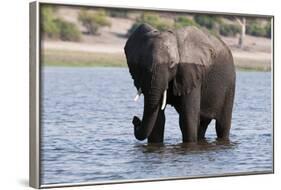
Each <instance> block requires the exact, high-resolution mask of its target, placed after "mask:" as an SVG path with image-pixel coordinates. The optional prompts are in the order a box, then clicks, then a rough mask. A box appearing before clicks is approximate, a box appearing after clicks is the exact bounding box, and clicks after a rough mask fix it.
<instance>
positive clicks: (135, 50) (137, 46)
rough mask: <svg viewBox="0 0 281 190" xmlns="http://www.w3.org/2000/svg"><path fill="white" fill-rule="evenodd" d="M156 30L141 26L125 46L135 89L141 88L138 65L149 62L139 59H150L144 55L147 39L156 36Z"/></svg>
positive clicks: (148, 26) (140, 66)
mask: <svg viewBox="0 0 281 190" xmlns="http://www.w3.org/2000/svg"><path fill="white" fill-rule="evenodd" d="M158 33H159V31H158V30H156V29H155V28H153V27H152V26H150V25H148V24H141V25H140V26H139V27H138V28H137V29H136V30H135V31H134V32H133V33H132V35H131V36H130V37H129V39H128V40H127V42H126V45H125V48H124V50H125V55H126V59H127V64H128V67H129V71H130V73H131V75H132V78H133V80H134V84H135V86H136V88H137V89H139V88H140V86H141V84H140V83H141V81H142V80H141V77H142V76H141V75H142V69H143V68H142V67H143V65H141V64H140V63H141V62H143V63H149V61H142V60H141V59H150V58H151V57H150V56H149V55H148V53H146V51H147V49H148V39H149V38H151V36H154V35H157V34H158Z"/></svg>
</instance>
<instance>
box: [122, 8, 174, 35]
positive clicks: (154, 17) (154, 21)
mask: <svg viewBox="0 0 281 190" xmlns="http://www.w3.org/2000/svg"><path fill="white" fill-rule="evenodd" d="M142 23H146V24H149V25H151V26H152V27H154V28H156V29H158V30H159V31H164V30H168V29H172V28H173V22H169V21H168V20H165V19H163V18H161V17H160V16H159V15H158V14H156V13H149V12H144V13H143V14H142V15H141V16H140V17H139V18H138V19H137V21H136V22H135V23H134V24H133V25H132V27H131V28H130V29H129V30H128V32H127V35H128V36H130V35H131V34H132V33H133V32H134V31H135V30H136V29H137V27H138V26H139V25H140V24H142Z"/></svg>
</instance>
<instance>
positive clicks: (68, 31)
mask: <svg viewBox="0 0 281 190" xmlns="http://www.w3.org/2000/svg"><path fill="white" fill-rule="evenodd" d="M54 22H55V23H56V25H57V26H58V28H59V31H60V32H59V37H60V39H61V40H64V41H79V40H80V38H81V32H80V30H79V29H78V28H77V26H76V25H75V24H73V23H71V22H68V21H64V20H62V19H56V20H54Z"/></svg>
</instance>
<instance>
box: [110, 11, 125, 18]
mask: <svg viewBox="0 0 281 190" xmlns="http://www.w3.org/2000/svg"><path fill="white" fill-rule="evenodd" d="M108 14H109V16H111V17H119V18H128V11H127V10H122V9H111V10H109V11H108Z"/></svg>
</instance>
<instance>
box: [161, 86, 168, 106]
mask: <svg viewBox="0 0 281 190" xmlns="http://www.w3.org/2000/svg"><path fill="white" fill-rule="evenodd" d="M166 100H167V90H165V91H164V93H163V100H162V106H161V110H163V109H164V108H165V106H166Z"/></svg>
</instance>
